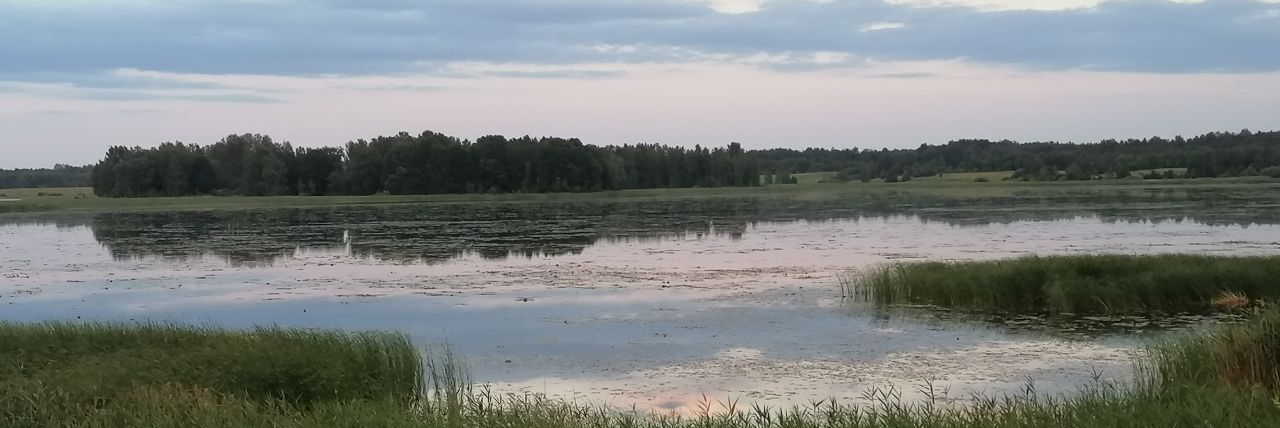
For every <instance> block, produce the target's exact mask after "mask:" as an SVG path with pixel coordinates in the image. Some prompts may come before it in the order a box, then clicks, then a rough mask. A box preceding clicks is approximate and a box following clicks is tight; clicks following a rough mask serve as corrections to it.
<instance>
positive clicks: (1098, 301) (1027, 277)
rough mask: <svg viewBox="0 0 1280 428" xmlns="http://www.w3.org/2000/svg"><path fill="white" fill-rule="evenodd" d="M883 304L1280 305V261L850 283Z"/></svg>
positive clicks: (1166, 261)
mask: <svg viewBox="0 0 1280 428" xmlns="http://www.w3.org/2000/svg"><path fill="white" fill-rule="evenodd" d="M843 282H844V284H845V286H846V287H847V288H848V289H849V290H850V291H851V293H850V294H854V295H857V296H860V297H862V298H865V299H867V300H870V301H873V302H875V303H880V304H919V305H935V306H941V307H947V308H956V309H968V310H991V311H1033V312H1042V311H1048V312H1056V313H1077V314H1083V313H1141V312H1205V311H1209V310H1211V309H1212V301H1213V299H1215V298H1216V297H1218V296H1220V295H1222V294H1223V293H1227V292H1234V293H1240V294H1243V295H1244V296H1246V297H1248V298H1249V299H1251V300H1257V299H1264V300H1280V257H1222V256H1201V255H1181V254H1166V255H1150V256H1138V255H1080V256H1074V255H1073V256H1047V257H1035V256H1032V257H1023V258H1016V259H1008V260H991V261H963V262H915V263H895V264H889V265H885V266H881V267H879V268H877V269H874V270H872V271H870V272H866V273H864V274H861V275H856V276H851V277H848V278H846V279H845V280H844V281H843Z"/></svg>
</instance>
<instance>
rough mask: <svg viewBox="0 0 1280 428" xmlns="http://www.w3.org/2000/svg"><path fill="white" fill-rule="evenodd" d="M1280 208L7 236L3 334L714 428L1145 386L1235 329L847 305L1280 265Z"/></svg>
mask: <svg viewBox="0 0 1280 428" xmlns="http://www.w3.org/2000/svg"><path fill="white" fill-rule="evenodd" d="M1278 201H1280V190H1276V189H1274V188H1270V187H1260V188H1241V189H1169V188H1163V189H1147V190H1134V189H1127V190H1122V191H1121V190H1117V191H1107V190H1096V191H1077V192H1051V193H1035V192H1028V193H1014V194H1010V195H1004V196H990V197H980V196H970V197H943V196H937V195H925V194H914V193H908V192H847V193H832V194H810V195H791V196H776V195H775V196H761V197H731V198H701V199H698V198H678V199H662V198H653V199H639V200H621V201H607V200H602V201H575V202H529V203H483V204H465V203H458V204H400V205H373V206H341V207H328V208H306V209H256V210H219V211H184V212H123V213H94V214H39V215H31V214H27V215H5V216H0V319H3V320H12V321H40V320H120V321H129V320H133V321H137V320H151V321H165V322H182V323H193V324H200V325H219V326H229V327H251V326H255V325H286V326H300V327H319V328H340V329H347V330H364V329H377V330H397V331H402V332H405V333H406V334H408V335H410V336H411V337H412V338H413V339H414V341H415V342H416V343H419V344H421V345H423V346H424V347H426V348H429V349H430V352H442V351H441V350H440V349H441V347H443V346H447V347H448V348H449V349H451V350H452V352H454V353H456V354H457V355H459V356H460V357H462V358H463V359H464V360H465V361H466V362H467V363H468V365H469V366H470V372H471V375H472V378H473V379H474V380H475V381H477V382H480V383H485V384H488V385H489V387H490V388H493V389H494V390H495V391H499V392H515V393H519V392H535V393H547V394H551V395H554V396H558V397H564V398H570V399H575V400H578V401H591V402H607V403H612V404H616V405H620V406H627V407H629V406H632V405H634V406H636V407H638V408H641V409H655V410H660V411H667V410H670V411H676V412H686V413H687V412H692V411H696V410H697V409H698V406H699V403H701V402H702V401H703V400H704V397H706V398H709V399H712V400H722V401H724V400H728V399H737V400H741V402H742V403H764V404H773V405H789V404H805V403H808V402H809V401H812V400H821V399H827V398H837V399H840V400H842V401H858V400H862V399H864V398H865V397H864V393H866V392H867V391H869V390H871V389H873V388H881V389H883V388H889V387H893V388H897V389H898V390H900V391H901V392H902V393H903V395H904V396H905V397H907V398H909V399H910V398H919V397H921V396H923V395H924V393H923V392H922V391H920V389H921V386H922V385H925V384H926V383H929V384H932V385H933V386H934V387H935V388H938V389H939V391H940V392H942V393H943V394H944V395H945V396H947V397H950V398H954V399H960V400H963V399H965V398H967V397H969V394H970V393H971V392H978V393H987V394H1002V393H1013V392H1017V391H1019V390H1021V389H1022V388H1024V387H1025V386H1026V382H1027V379H1028V378H1030V379H1033V380H1034V381H1035V385H1036V389H1037V390H1039V391H1041V392H1064V393H1065V392H1069V391H1072V390H1074V389H1076V388H1078V387H1079V386H1081V385H1084V384H1086V383H1088V382H1090V381H1091V380H1092V379H1094V378H1096V377H1102V378H1106V379H1116V380H1125V379H1128V378H1129V376H1130V370H1131V368H1130V363H1131V360H1132V358H1133V357H1134V356H1135V355H1136V353H1137V352H1138V349H1140V347H1141V346H1142V344H1143V343H1145V342H1146V341H1148V340H1151V339H1152V338H1156V337H1159V336H1160V335H1163V334H1167V333H1168V332H1170V331H1181V330H1186V329H1194V328H1201V327H1203V326H1205V325H1210V324H1214V323H1219V322H1230V321H1232V319H1230V318H1229V317H1223V316H1217V317H1215V316H1198V315H1181V316H1170V317H1164V318H1159V319H1147V318H1142V317H1109V318H1108V317H1070V316H1065V317H1056V318H1044V317H1038V316H1031V315H1025V314H986V315H956V314H950V313H946V312H940V311H935V310H929V309H922V308H893V309H885V308H875V307H870V306H867V305H865V304H862V303H859V302H851V301H847V300H845V299H842V298H841V296H840V294H841V293H840V287H839V285H838V284H839V281H838V278H837V276H839V275H843V274H849V273H856V272H857V271H859V270H863V269H866V268H868V267H871V266H875V265H877V264H881V263H886V262H891V261H910V260H962V259H991V258H1003V257H1011V256H1021V255H1030V254H1068V253H1099V252H1105V253H1166V252H1192V253H1213V254H1240V255H1245V254H1277V253H1280V210H1277V205H1278Z"/></svg>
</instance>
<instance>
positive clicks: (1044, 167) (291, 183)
mask: <svg viewBox="0 0 1280 428" xmlns="http://www.w3.org/2000/svg"><path fill="white" fill-rule="evenodd" d="M829 171H835V172H838V174H836V176H835V179H836V180H839V181H871V180H883V181H887V182H897V181H907V180H910V179H911V178H913V177H923V176H932V175H937V174H945V173H949V172H984V171H1013V176H1012V179H1015V180H1029V181H1045V180H1093V179H1103V178H1126V177H1130V176H1133V175H1142V177H1143V178H1195V177H1231V176H1257V175H1269V176H1272V177H1278V178H1280V131H1271V132H1251V131H1249V130H1243V131H1240V132H1213V133H1208V134H1204V135H1200V136H1196V137H1192V138H1183V137H1180V136H1179V137H1174V138H1171V139H1168V138H1161V137H1152V138H1146V139H1128V140H1103V141H1100V142H1097V143H1088V144H1081V143H1057V142H1035V143H1018V142H1013V141H1008V140H1003V141H989V140H957V141H951V142H949V143H947V144H943V145H921V146H920V147H919V148H916V149H897V150H890V149H880V150H859V149H856V148H849V149H819V148H810V149H805V150H794V149H768V150H753V151H746V152H744V150H743V149H742V146H741V145H739V144H738V143H732V144H729V145H728V146H727V147H723V148H715V149H708V148H703V147H701V146H696V147H694V148H692V149H688V148H682V147H670V146H663V145H656V144H637V145H623V146H594V145H589V144H584V143H582V142H581V141H579V140H577V139H565V138H550V137H544V138H533V137H520V138H505V137H501V136H486V137H481V138H479V139H477V140H475V141H469V140H464V139H458V138H454V137H450V136H446V135H443V134H439V133H434V132H424V133H422V134H419V135H411V134H408V133H400V134H397V135H394V136H389V137H378V138H373V139H370V140H357V141H353V142H349V143H347V144H346V145H345V146H343V147H323V148H307V147H294V146H293V145H291V144H290V143H287V142H284V143H281V142H276V141H273V140H272V139H271V137H268V136H265V135H255V134H244V135H230V136H228V137H226V138H224V139H222V140H221V141H218V142H216V143H214V144H212V145H208V146H197V145H191V144H182V143H164V144H161V145H160V146H157V147H153V148H141V147H112V148H111V149H109V150H108V151H107V155H106V158H105V159H103V160H102V161H101V162H99V163H98V164H97V165H96V166H93V167H71V166H66V165H58V166H56V167H55V168H53V169H20V170H0V188H7V187H61V186H82V185H92V186H93V188H94V193H96V194H98V195H100V196H115V197H137V196H179V195H200V194H213V195H224V194H225V195H231V194H237V195H336V194H342V195H368V194H374V193H384V192H385V193H393V194H433V193H511V192H587V191H599V190H620V189H640V188H668V187H714V186H755V185H760V184H774V183H788V182H792V179H791V178H790V177H791V174H795V173H806V172H829ZM1141 171H1145V172H1141ZM1140 172H1141V173H1140Z"/></svg>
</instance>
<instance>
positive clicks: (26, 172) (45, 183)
mask: <svg viewBox="0 0 1280 428" xmlns="http://www.w3.org/2000/svg"><path fill="white" fill-rule="evenodd" d="M92 170H93V167H91V166H71V165H63V164H57V165H54V166H53V168H35V169H26V168H23V169H0V189H14V188H24V187H85V186H88V185H89V174H90V172H91V171H92Z"/></svg>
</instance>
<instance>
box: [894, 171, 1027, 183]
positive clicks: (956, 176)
mask: <svg viewBox="0 0 1280 428" xmlns="http://www.w3.org/2000/svg"><path fill="white" fill-rule="evenodd" d="M1012 176H1013V171H993V172H948V173H945V174H942V176H941V177H938V176H931V177H916V178H913V179H911V182H917V181H919V182H930V181H941V182H952V183H979V184H981V183H998V182H1001V181H1003V180H1004V179H1006V178H1009V177H1012ZM979 179H983V180H986V181H985V182H979V181H978V180H979Z"/></svg>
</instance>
